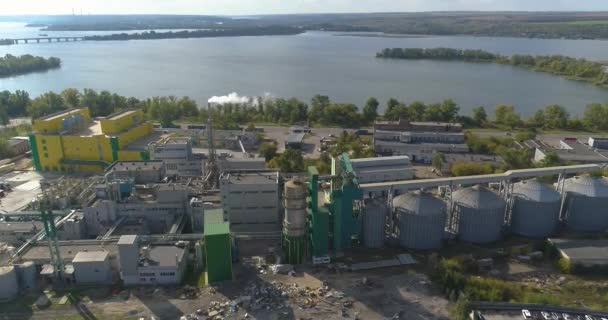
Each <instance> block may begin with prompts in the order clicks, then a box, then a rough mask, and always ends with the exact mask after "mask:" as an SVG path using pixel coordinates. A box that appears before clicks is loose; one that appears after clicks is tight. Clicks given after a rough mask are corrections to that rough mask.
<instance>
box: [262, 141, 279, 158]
mask: <svg viewBox="0 0 608 320" xmlns="http://www.w3.org/2000/svg"><path fill="white" fill-rule="evenodd" d="M258 152H259V153H260V155H261V156H262V157H264V159H266V162H268V161H270V160H272V159H273V158H274V157H276V156H277V146H276V145H275V144H274V143H262V145H260V149H259V150H258Z"/></svg>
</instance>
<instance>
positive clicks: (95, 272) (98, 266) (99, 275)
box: [72, 251, 112, 284]
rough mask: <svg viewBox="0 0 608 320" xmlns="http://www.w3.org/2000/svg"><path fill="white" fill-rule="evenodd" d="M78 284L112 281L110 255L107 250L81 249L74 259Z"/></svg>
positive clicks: (107, 282)
mask: <svg viewBox="0 0 608 320" xmlns="http://www.w3.org/2000/svg"><path fill="white" fill-rule="evenodd" d="M72 265H73V267H74V281H75V283H76V284H109V283H111V282H112V268H111V265H110V255H109V254H108V252H107V251H81V252H78V253H77V254H76V256H75V257H74V259H73V260H72Z"/></svg>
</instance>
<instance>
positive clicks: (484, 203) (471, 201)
mask: <svg viewBox="0 0 608 320" xmlns="http://www.w3.org/2000/svg"><path fill="white" fill-rule="evenodd" d="M452 202H453V204H452V208H451V212H452V216H451V221H450V224H451V226H450V228H451V229H452V230H453V231H455V232H457V234H458V237H459V239H460V240H462V241H466V242H471V243H489V242H494V241H497V240H499V239H500V238H501V235H502V229H503V226H504V221H505V209H506V202H505V201H504V200H503V199H502V198H501V197H499V196H498V195H497V194H496V193H494V192H493V191H491V190H490V189H488V188H486V187H483V186H479V185H477V186H474V187H469V188H464V189H460V190H458V191H456V192H454V193H453V194H452Z"/></svg>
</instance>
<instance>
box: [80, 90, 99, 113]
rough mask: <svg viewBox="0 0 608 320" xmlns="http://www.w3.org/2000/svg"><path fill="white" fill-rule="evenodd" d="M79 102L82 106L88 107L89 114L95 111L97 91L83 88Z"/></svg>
mask: <svg viewBox="0 0 608 320" xmlns="http://www.w3.org/2000/svg"><path fill="white" fill-rule="evenodd" d="M80 103H81V104H82V106H83V107H88V108H89V111H90V112H91V115H93V116H94V115H96V112H97V92H96V91H95V90H93V89H84V90H83V91H82V95H81V96H80Z"/></svg>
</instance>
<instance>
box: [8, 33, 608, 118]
mask: <svg viewBox="0 0 608 320" xmlns="http://www.w3.org/2000/svg"><path fill="white" fill-rule="evenodd" d="M39 33H46V34H48V35H49V36H60V35H85V34H103V33H102V32H50V31H49V32H40V31H38V30H37V29H35V28H25V27H24V26H23V25H22V24H6V23H5V24H1V23H0V38H12V37H16V36H22V37H23V36H34V37H35V36H37V35H38V34H39ZM105 33H113V32H105ZM335 34H336V33H331V32H307V33H304V34H301V35H296V36H262V37H232V38H205V39H171V40H140V41H108V42H94V41H85V42H68V43H66V42H62V43H39V44H38V43H36V44H33V43H30V44H23V45H13V46H0V54H2V55H4V54H6V53H10V54H14V55H20V54H33V55H41V56H56V57H59V58H61V59H62V61H63V65H62V67H61V68H60V69H57V70H52V71H48V72H43V73H34V74H28V75H22V76H17V77H12V78H4V79H0V90H11V91H13V90H17V89H22V90H27V91H29V92H30V94H31V95H32V96H37V95H39V94H41V93H44V92H46V91H50V90H52V91H57V92H58V91H61V90H63V89H65V88H69V87H74V88H79V89H82V88H92V89H95V90H108V91H111V92H117V93H119V94H122V95H127V96H136V97H140V98H143V97H150V96H159V95H175V96H190V97H191V98H193V99H195V100H197V101H198V102H200V103H202V102H205V101H206V100H207V99H208V98H209V97H211V96H214V95H224V94H228V93H231V92H237V93H239V94H240V95H248V96H259V95H271V96H280V97H298V98H300V99H303V100H305V101H309V100H310V98H311V97H312V96H313V95H315V94H324V95H328V96H330V97H331V99H332V101H336V102H344V103H355V104H357V105H359V106H360V105H362V104H363V103H364V102H365V100H366V99H367V98H368V97H370V96H375V97H377V98H379V99H380V100H381V101H382V102H383V104H384V102H385V101H386V100H387V99H388V98H391V97H395V98H398V99H399V100H402V101H406V102H412V101H414V100H420V101H424V102H439V101H441V100H443V99H446V98H452V99H454V101H456V102H457V103H458V104H459V105H460V106H461V110H462V113H464V114H466V113H468V111H470V110H471V109H472V108H473V107H476V106H486V108H488V109H489V110H492V109H493V108H494V106H495V105H497V104H500V103H506V104H513V105H515V106H516V108H517V110H518V111H519V112H520V113H521V114H522V115H523V116H529V115H531V114H533V113H534V111H536V110H538V109H539V108H541V107H543V106H546V105H549V104H561V105H563V106H564V107H566V108H567V109H568V110H569V112H570V113H572V114H573V115H577V114H581V113H582V112H583V110H584V108H585V106H586V105H587V104H589V103H592V102H608V89H602V88H599V87H596V86H593V85H591V84H588V83H583V82H576V81H571V80H567V79H564V78H561V77H558V76H554V75H551V74H545V73H537V72H531V71H528V70H525V69H519V68H514V67H511V66H507V65H497V64H472V63H465V62H442V61H403V60H382V59H376V58H375V57H374V55H375V53H376V52H377V51H379V50H381V49H383V48H385V47H427V48H430V47H453V48H463V49H464V48H471V49H483V50H488V51H491V52H495V53H500V54H504V55H511V54H516V53H518V54H562V55H567V56H573V57H581V58H587V59H593V60H604V61H608V41H599V40H540V39H520V38H489V37H465V36H462V37H440V36H437V37H427V38H382V37H359V36H336V35H335Z"/></svg>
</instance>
